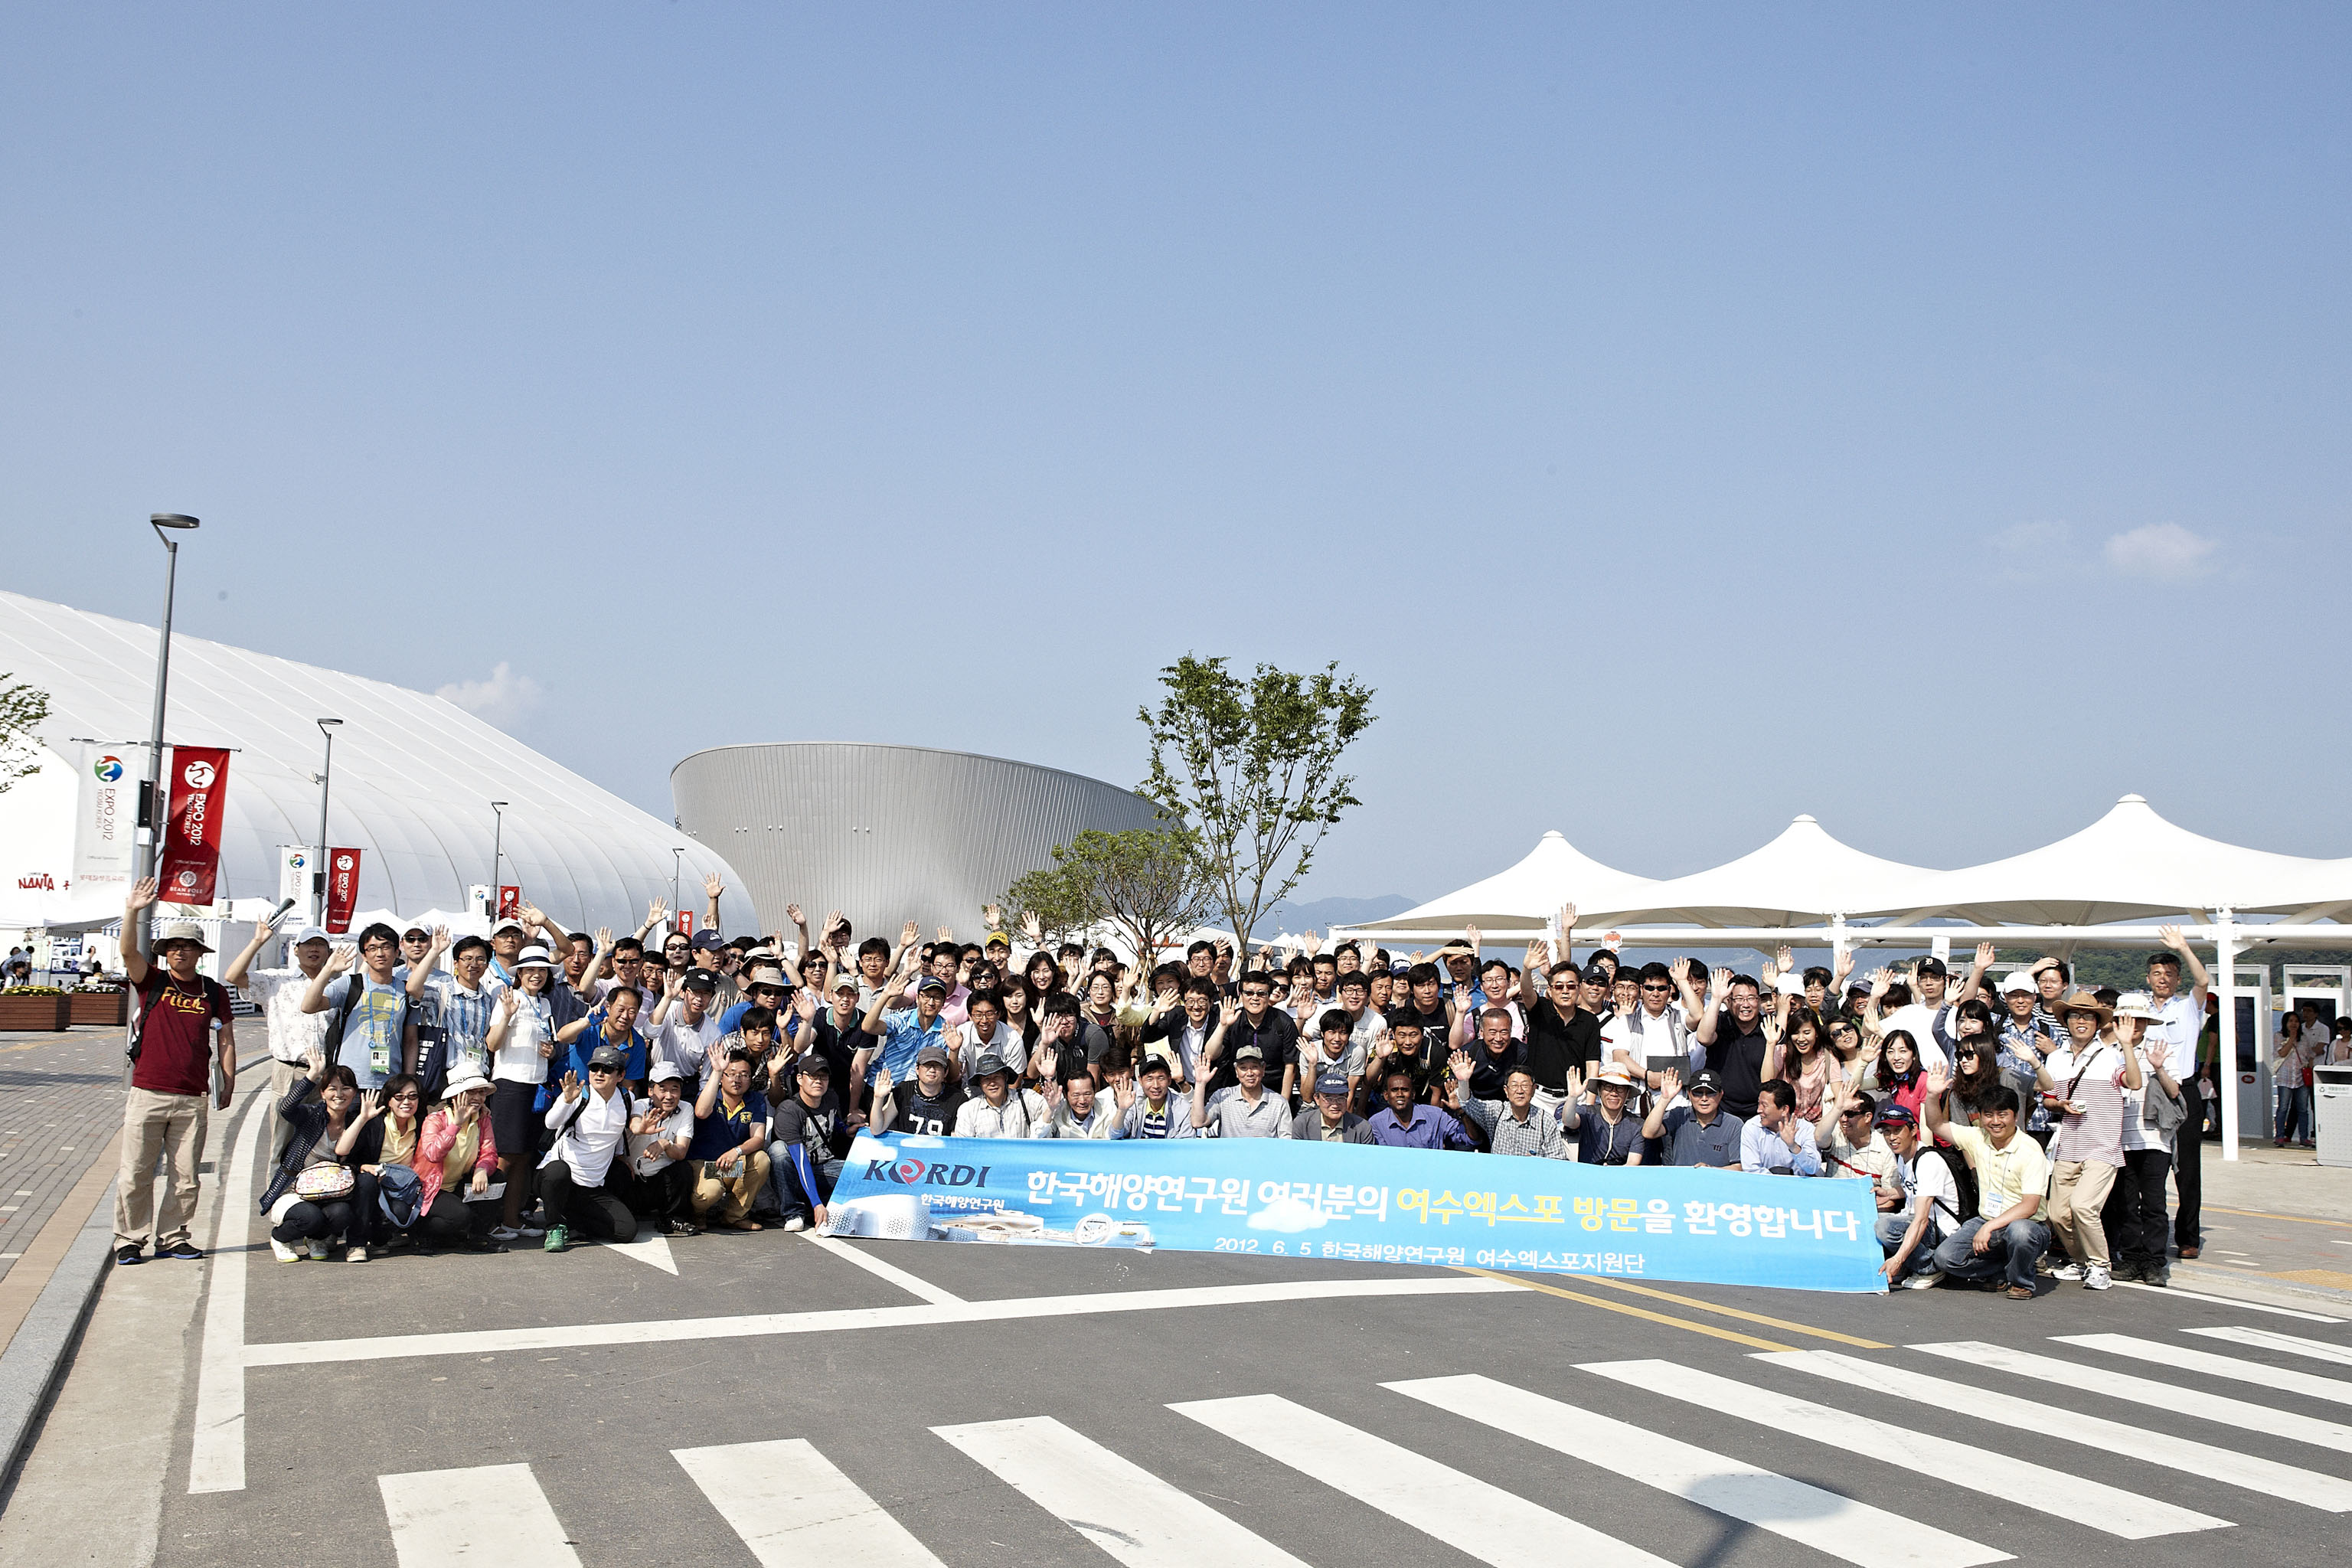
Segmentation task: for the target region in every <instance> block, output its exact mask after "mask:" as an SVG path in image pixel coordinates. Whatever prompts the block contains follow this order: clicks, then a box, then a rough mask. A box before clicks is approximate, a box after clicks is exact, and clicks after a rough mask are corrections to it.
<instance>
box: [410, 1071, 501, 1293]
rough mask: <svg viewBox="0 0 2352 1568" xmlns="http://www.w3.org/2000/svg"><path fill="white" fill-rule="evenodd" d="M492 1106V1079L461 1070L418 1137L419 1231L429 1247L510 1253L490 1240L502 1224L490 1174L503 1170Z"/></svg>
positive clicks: (443, 1093) (448, 1086) (456, 1073)
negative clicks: (492, 1231)
mask: <svg viewBox="0 0 2352 1568" xmlns="http://www.w3.org/2000/svg"><path fill="white" fill-rule="evenodd" d="M489 1103H490V1082H489V1079H486V1078H484V1077H482V1076H481V1074H479V1073H478V1072H476V1071H474V1070H473V1069H472V1068H457V1070H456V1071H455V1072H454V1073H453V1074H452V1075H451V1077H450V1079H449V1082H448V1085H447V1087H446V1088H445V1089H443V1090H442V1098H441V1103H440V1104H439V1105H438V1106H436V1108H435V1109H434V1111H433V1114H432V1115H430V1116H428V1117H426V1118H425V1131H422V1132H420V1133H419V1134H417V1139H416V1177H417V1181H418V1182H419V1183H420V1184H422V1185H423V1187H424V1189H425V1190H424V1193H423V1194H422V1196H421V1198H420V1199H419V1201H418V1204H417V1207H416V1229H417V1233H418V1234H419V1235H420V1236H421V1237H423V1238H424V1239H425V1244H426V1245H427V1246H436V1245H437V1246H446V1247H467V1248H470V1249H471V1250H473V1251H476V1252H504V1251H505V1250H506V1247H504V1246H502V1245H501V1244H499V1242H495V1241H492V1240H491V1239H490V1236H489V1231H490V1226H492V1225H494V1224H496V1223H497V1221H498V1211H497V1209H496V1207H495V1206H494V1205H493V1202H492V1199H491V1195H490V1176H491V1174H492V1173H494V1172H496V1171H497V1170H498V1167H499V1145H498V1140H497V1138H496V1137H495V1136H493V1135H492V1133H491V1131H490V1119H489V1115H488V1109H487V1108H488V1105H489ZM468 1172H470V1173H471V1174H470V1175H468V1174H467V1173H468ZM461 1191H462V1192H463V1193H464V1194H465V1195H464V1196H463V1197H460V1196H459V1195H458V1194H459V1193H460V1192H461Z"/></svg>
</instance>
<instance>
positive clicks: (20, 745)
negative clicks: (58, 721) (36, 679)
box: [0, 674, 49, 795]
mask: <svg viewBox="0 0 2352 1568" xmlns="http://www.w3.org/2000/svg"><path fill="white" fill-rule="evenodd" d="M8 679H10V678H9V676H7V675H5V674H0V683H5V681H7V680H8ZM48 716H49V694H48V693H47V692H46V691H42V690H39V689H37V688H34V687H30V686H26V685H25V684H24V683H23V682H21V681H19V682H18V683H17V684H16V685H15V686H8V685H5V684H0V795H5V794H7V793H8V786H9V785H11V784H15V783H16V781H17V780H18V779H21V778H24V777H26V775H28V774H31V773H39V772H40V771H41V764H40V763H37V762H34V761H33V760H32V758H33V749H32V744H31V732H32V729H33V726H34V725H36V724H38V723H39V722H41V721H43V720H44V719H47V717H48Z"/></svg>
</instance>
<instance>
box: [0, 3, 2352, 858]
mask: <svg viewBox="0 0 2352 1568" xmlns="http://www.w3.org/2000/svg"><path fill="white" fill-rule="evenodd" d="M2347 81H2352V13H2347V12H2346V11H2345V10H2343V9H2342V8H2341V7H2325V6H2312V7H2284V6H2232V7H2208V8H2202V9H2189V8H2180V7H2164V6H2146V5H2132V6H2116V7H2110V8H2092V7H2068V8H2065V9H2064V10H2063V11H2061V12H2057V13H2052V12H2051V11H2049V10H2048V9H2047V8H2043V7H2024V6H2011V7H2002V6H1990V7H1969V8H1966V9H1965V10H1960V9H1957V8H1939V9H1937V10H1933V11H1930V10H1927V9H1926V8H1910V7H1899V8H1895V7H1866V6H1846V7H1815V8H1810V9H1801V8H1793V7H1769V8H1759V7H1755V6H1727V7H1722V8H1719V9H1710V8H1706V7H1696V6H1688V7H1685V6H1677V7H1641V8H1633V7H1612V8H1608V9H1605V10H1596V11H1593V12H1590V13H1581V14H1580V13H1575V12H1570V11H1565V10H1563V9H1562V8H1559V7H1553V6H1538V7H1528V8H1526V9H1518V8H1506V7H1496V6H1460V5H1456V6H1453V7H1450V8H1439V7H1433V6H1415V7H1406V8H1401V9H1393V10H1375V9H1373V8H1370V7H1355V6H1319V7H1294V8H1287V9H1280V10H1274V11H1271V12H1269V8H1266V7H1262V6H1232V7H1223V8H1220V7H1213V6H1206V5H1190V6H1182V7H1151V8H1146V7H1126V6H1119V7H1110V6H1076V7H1067V8H1057V7H1051V6H1045V5H1026V6H992V7H971V6H937V7H923V6H831V7H824V8H803V9H785V8H781V7H771V6H750V5H670V6H666V7H656V6H650V5H616V6H594V5H580V6H562V7H557V6H551V5H539V6H522V5H505V6H497V7H478V6H463V7H439V8H436V7H432V6H425V5H404V6H399V7H358V6H322V7H298V6H283V5H271V6H266V7H234V6H217V5H205V6H164V5H145V6H138V5H112V6H83V5H72V6H61V5H14V6H10V7H8V8H7V9H6V10H5V12H0V169H5V190H6V193H7V203H6V209H7V221H6V223H5V227H0V415H5V417H0V472H5V475H6V483H5V486H0V546H5V551H0V559H5V563H6V564H5V573H6V581H7V584H8V585H9V586H10V587H13V588H16V589H19V590H20V591H23V592H26V593H31V594H35V595H41V596H44V597H49V598H55V599H60V600H64V601H67V602H68V603H71V604H74V605H81V606H84V607H86V608H89V609H94V610H100V611H104V612H108V613H112V614H117V615H123V616H136V617H139V618H142V619H152V617H153V616H154V613H155V610H156V600H157V599H158V597H159V596H160V594H159V589H160V577H161V571H160V566H161V560H160V552H158V551H157V550H156V548H155V546H154V544H153V542H152V539H151V537H150V536H149V535H148V533H147V532H146V530H145V527H144V525H143V519H144V518H145V516H146V514H147V513H148V512H150V511H154V510H184V511H192V512H195V513H197V514H199V515H201V516H202V517H203V518H204V520H205V528H204V531H203V532H202V533H201V534H200V535H199V536H197V538H196V539H195V540H194V541H193V542H191V543H190V545H189V546H188V548H187V549H186V550H185V551H184V572H183V574H182V578H181V589H182V591H181V605H182V614H183V619H182V622H181V624H182V626H184V627H185V629H187V630H189V631H191V632H194V633H195V634H198V635H201V636H205V637H216V638H221V639H224V640H227V641H231V642H236V643H241V644H246V645H249V646H251V647H257V648H262V649H266V650H268V651H269V652H272V653H277V654H281V655H286V656H289V657H292V658H301V659H307V660H312V661H316V662H319V663H322V664H328V665H333V666H337V667H341V668H348V669H352V670H356V671H360V672H362V673H365V674H369V675H373V676H379V677H382V678H383V679H392V680H396V681H400V682H402V683H404V684H409V685H414V686H419V687H423V688H425V689H436V688H440V687H443V686H453V685H461V684H465V683H480V686H481V687H486V688H489V690H488V695H487V697H478V699H477V700H484V701H487V702H488V705H489V710H490V711H491V712H492V713H493V716H495V717H497V718H498V719H499V721H501V722H504V723H505V724H507V726H508V727H509V728H510V729H511V730H512V731H514V732H515V733H516V734H518V735H519V736H520V737H521V738H523V739H524V740H526V741H528V742H531V743H533V744H535V745H537V746H539V747H540V748H541V749H542V750H544V751H545V752H549V753H550V754H551V755H553V756H554V757H556V758H558V759H559V760H561V761H562V762H563V763H567V764H568V765H570V766H572V767H573V768H576V769H578V770H580V771H581V772H583V773H587V774H588V775H589V776H591V777H593V778H595V779H597V780H599V781H600V782H602V783H604V784H607V785H609V786H611V787H613V788H614V789H615V790H617V791H619V792H620V793H622V794H624V795H627V796H629V797H631V798H632V799H635V800H636V801H638V802H640V803H642V804H644V805H646V806H648V807H649V808H651V809H654V810H656V812H657V813H659V814H661V815H663V816H667V815H668V806H669V796H668V784H667V775H668V770H669V768H670V766H671V764H672V763H675V762H676V761H677V759H678V758H679V757H681V756H683V755H685V754H686V753H688V752H691V751H693V750H695V749H697V748H699V747H702V746H707V745H712V744H719V743H724V742H739V741H759V740H778V739H847V740H874V741H901V742H919V743H927V744H933V745H939V746H946V747H951V748H959V749H969V750H973V751H981V752H994V753H999V754H1003V755H1008V756H1013V757H1020V758H1026V759H1031V760H1035V761H1040V762H1045V763H1055V764H1057V765H1060V766H1065V767H1069V768H1073V769H1076V770H1078V771H1081V772H1085V773H1095V774H1098V775H1100V776H1103V777H1106V778H1110V779H1114V780H1117V781H1119V782H1121V783H1133V782H1135V781H1136V780H1138V779H1139V778H1140V777H1141V775H1142V773H1143V768H1144V759H1143V754H1142V750H1141V737H1140V731H1139V726H1138V725H1137V724H1136V722H1135V720H1134V710H1135V709H1136V707H1137V705H1138V704H1139V703H1140V702H1142V701H1145V700H1149V699H1150V697H1151V695H1152V693H1153V690H1154V680H1155V673H1156V671H1157V670H1158V668H1160V666H1161V665H1163V664H1165V663H1167V662H1169V661H1170V660H1171V659H1172V658H1174V657H1175V656H1177V655H1179V654H1181V653H1183V652H1185V651H1187V650H1192V651H1197V652H1200V653H1202V654H1209V653H1223V654H1228V655H1231V656H1233V657H1234V658H1235V659H1236V660H1238V661H1241V662H1244V663H1247V662H1249V661H1253V660H1256V659H1261V658H1263V659H1270V660H1274V661H1276V662H1278V663H1281V664H1284V665H1286V666H1291V667H1300V666H1307V665H1315V664H1320V663H1321V662H1323V661H1325V660H1327V659H1337V660H1338V661H1339V663H1340V664H1341V666H1342V667H1344V668H1347V669H1349V670H1352V671H1354V672H1356V673H1357V674H1358V675H1360V677H1362V678H1363V679H1365V680H1367V681H1369V682H1370V684H1372V685H1373V686H1375V687H1376V688H1378V689H1379V692H1380V695H1379V698H1378V701H1377V706H1378V710H1379V711H1380V713H1381V720H1380V722H1379V723H1378V725H1377V726H1376V727H1375V728H1374V730H1373V731H1371V734H1370V737H1369V738H1368V739H1367V741H1366V742H1364V743H1363V745H1362V746H1361V748H1360V752H1358V754H1357V756H1356V758H1355V762H1356V765H1357V767H1358V769H1359V771H1360V773H1361V775H1362V783H1361V786H1360V794H1361V795H1362V796H1363V798H1364V801H1365V805H1364V807H1363V809H1362V810H1361V812H1360V814H1359V815H1358V816H1356V817H1355V818H1354V819H1353V821H1352V822H1350V823H1349V825H1348V826H1346V827H1345V828H1343V829H1342V830H1341V831H1340V832H1339V834H1337V835H1336V836H1335V837H1333V838H1332V840H1331V841H1330V843H1329V845H1328V849H1327V852H1326V855H1325V858H1324V860H1323V863H1322V865H1321V866H1320V867H1319V868H1318V872H1317V874H1316V875H1315V877H1314V878H1313V879H1311V881H1310V882H1309V884H1308V885H1307V888H1306V889H1303V890H1302V896H1310V897H1311V896H1322V895H1345V894H1354V895H1370V894H1376V893H1385V892H1402V893H1404V894H1407V895H1408V896H1412V897H1426V896H1432V895H1434V894H1436V893H1438V892H1441V891H1443V890H1444V889H1447V888H1449V887H1452V886H1454V885H1456V884H1457V883H1459V882H1461V881H1464V880H1467V879H1470V878H1473V877H1476V876H1481V875H1485V874H1486V873H1487V872H1489V871H1491V870H1493V869H1496V868H1498V867H1500V866H1501V865H1503V864H1505V863H1507V862H1508V861H1509V860H1511V859H1513V858H1517V856H1518V855H1519V854H1521V853H1522V852H1524V851H1525V850H1526V849H1527V848H1528V847H1529V846H1531V845H1532V844H1533V843H1534V841H1535V839H1536V837H1538V835H1539V834H1540V833H1541V832H1542V831H1543V830H1544V829H1546V828H1548V827H1559V828H1560V829H1562V830H1563V831H1565V832H1566V833H1567V834H1568V835H1569V837H1570V838H1571V839H1572V840H1573V841H1574V842H1576V843H1577V844H1578V845H1580V847H1583V848H1584V849H1586V850H1587V851H1588V852H1590V853H1591V854H1594V855H1596V856H1598V857H1600V858H1603V859H1606V860H1610V861H1612V862H1614V863H1617V864H1620V865H1622V866H1625V867H1627V868H1631V869H1635V870H1643V871H1650V872H1653V873H1660V874H1664V873H1673V872H1679V871H1685V870H1691V869H1696V868H1699V867H1701V866H1704V865H1707V864H1711V863H1713V862H1715V861H1717V860H1719V859H1721V858H1726V857H1728V856H1730V855H1734V854H1738V853H1740V852H1742V851H1744V850H1746V849H1748V848H1750V847H1754V846H1755V845H1756V844H1759V843H1760V842H1762V841H1763V840H1764V839H1766V838H1767V837H1770V836H1771V835H1772V834H1773V833H1774V832H1776V831H1778V829H1779V828H1780V826H1782V825H1783V824H1785V822H1786V821H1787V820H1788V818H1789V817H1790V816H1792V815H1794V814H1795V813H1797V812H1800V811H1810V812H1812V813H1814V814H1816V815H1817V816H1820V817H1821V818H1822V821H1823V823H1824V824H1825V825H1826V826H1829V827H1830V829H1831V830H1832V832H1834V833H1836V834H1838V835H1839V836H1840V837H1843V838H1845V839H1847V840H1848V841H1849V842H1852V843H1854V844H1857V845H1860V846H1861V847H1864V848H1868V849H1871V850H1874V851H1875V852H1878V853H1881V854H1885V855H1890V856H1894V857H1896V858H1907V859H1913V860H1916V861H1920V862H1923V863H1927V864H1930V865H1952V864H1959V863H1964V862H1967V861H1970V860H1975V859H1980V858H1990V857H1992V856H1995V855H2000V854H2006V853H2011V852H2013V851H2016V850H2019V849H2022V848H2026V847H2031V846H2032V845H2033V844H2036V843H2040V842H2042V841H2044V840H2046V839H2048V838H2051V837H2056V836H2058V835H2059V834H2062V833H2064V832H2067V831H2071V830H2072V829H2073V828H2074V827H2076V826H2081V825H2082V824H2084V823H2086V822H2088V821H2090V820H2091V819H2092V818H2093V817H2095V816H2097V815H2098V814H2099V813H2100V812H2101V811H2102V810H2104V809H2105V807H2106V805H2108V804H2110V803H2111V802H2112V801H2113V799H2114V798H2115V797H2116V795H2119V794H2122V793H2124V792H2125V791H2126V790H2137V791H2140V792H2142V793H2144V794H2146V795H2148V796H2150V797H2151V798H2152V799H2153V800H2154V801H2155V802H2156V804H2157V805H2158V808H2159V809H2160V810H2163V811H2165V812H2166V813H2167V814H2168V815H2169V816H2172V817H2173V818H2174V819H2175V820H2177V821H2180V822H2182V823H2184V824H2186V825H2188V826H2192V827H2195V828H2198V829H2200V830H2201V831H2205V832H2209V833H2213V834H2216V835H2219V836H2221V837H2232V838H2236V839H2238V840H2240V841H2242V842H2250V843H2253V844H2256V845H2260V846H2263V847H2270V848H2276V849H2282V850H2290V851H2296V852H2301V853H2307V854H2328V855H2346V854H2352V820H2347V816H2346V814H2345V812H2344V811H2343V808H2342V801H2343V794H2344V791H2343V783H2342V781H2343V778H2344V776H2345V774H2346V771H2347V765H2352V742H2347V727H2346V722H2345V712H2346V695H2347V691H2346V682H2345V679H2344V671H2343V662H2344V655H2343V649H2344V648H2345V647H2346V646H2347V633H2346V629H2345V627H2346V619H2345V617H2346V609H2345V598H2346V595H2345V584H2346V581H2347V576H2346V568H2347V553H2352V530H2347V527H2346V515H2345V514H2346V510H2347V456H2352V440H2347V435H2352V406H2347V403H2352V399H2347V379H2352V341H2347V340H2352V331H2347V327H2352V289H2347V257H2348V256H2352V243H2347V242H2352V233H2347V228H2348V227H2352V199H2347V198H2352V188H2347V187H2352V93H2347V90H2346V83H2347ZM2225 660H2226V661H2227V668H2223V665H2222V662H2221V661H2225ZM500 666H503V667H504V669H505V673H504V675H503V676H502V677H501V676H499V675H498V674H497V671H498V670H499V667H500ZM2302 691H2308V692H2309V693H2310V694H2311V695H2310V696H2309V697H2308V698H2307V699H2303V700H2298V696H2297V694H2298V692H2302ZM1969 701H1973V702H1974V703H1975V704H1976V705H1977V706H1976V712H1977V713H1978V714H1979V715H1980V716H1981V717H1982V718H1983V719H1984V721H1985V722H1984V723H1983V724H1981V725H1979V726H1977V727H1975V728H1974V729H1973V730H1971V729H1969V727H1968V726H1967V724H1966V722H1965V716H1964V712H1963V710H1961V709H1960V708H1958V707H1956V706H1954V705H1955V704H1961V703H1966V702H1969ZM2222 702H2226V707H2225V708H2222V709H2221V710H2219V711H2220V712H2221V714H2222V716H2223V720H2224V721H2223V722H2221V723H2218V724H2217V723H2215V722H2213V721H2214V719H2215V716H2216V713H2217V707H2216V704H2217V703H2222ZM1988 742H1990V743H1988Z"/></svg>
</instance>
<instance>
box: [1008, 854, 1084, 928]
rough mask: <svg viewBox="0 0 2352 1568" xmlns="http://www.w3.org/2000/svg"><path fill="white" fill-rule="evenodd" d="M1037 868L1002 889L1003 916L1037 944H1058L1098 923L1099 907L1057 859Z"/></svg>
mask: <svg viewBox="0 0 2352 1568" xmlns="http://www.w3.org/2000/svg"><path fill="white" fill-rule="evenodd" d="M1054 853H1055V857H1056V858H1057V859H1056V863H1055V864H1054V865H1051V866H1046V867H1043V868H1039V869H1037V870H1034V871H1032V872H1030V873H1028V874H1027V875H1026V876H1024V877H1022V878H1021V879H1019V880H1017V881H1015V882H1014V883H1013V886H1011V887H1010V888H1007V889H1004V897H1003V900H1001V901H1002V902H1003V905H1004V910H1005V912H1006V916H1007V918H1008V919H1009V920H1010V921H1013V923H1015V924H1017V925H1019V926H1020V928H1021V929H1022V930H1023V931H1025V932H1027V933H1028V937H1029V940H1030V941H1031V942H1035V943H1036V944H1037V945H1038V946H1040V947H1047V948H1051V947H1058V946H1059V945H1061V943H1062V942H1064V941H1065V940H1066V939H1067V938H1071V937H1075V936H1076V935H1078V934H1079V933H1080V932H1082V931H1087V930H1089V929H1091V928H1092V927H1094V926H1096V925H1098V924H1100V923H1101V921H1102V918H1103V915H1102V910H1101V907H1100V906H1099V905H1098V904H1097V903H1096V902H1095V901H1093V900H1092V898H1091V896H1090V893H1089V891H1088V889H1087V888H1086V887H1085V886H1084V884H1083V883H1082V882H1080V881H1079V879H1076V878H1074V877H1072V876H1071V875H1070V874H1069V872H1068V869H1067V868H1065V867H1064V866H1062V865H1061V864H1060V863H1059V861H1058V857H1059V856H1060V855H1061V851H1060V850H1059V849H1056V850H1055V851H1054Z"/></svg>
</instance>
